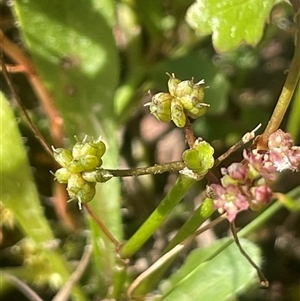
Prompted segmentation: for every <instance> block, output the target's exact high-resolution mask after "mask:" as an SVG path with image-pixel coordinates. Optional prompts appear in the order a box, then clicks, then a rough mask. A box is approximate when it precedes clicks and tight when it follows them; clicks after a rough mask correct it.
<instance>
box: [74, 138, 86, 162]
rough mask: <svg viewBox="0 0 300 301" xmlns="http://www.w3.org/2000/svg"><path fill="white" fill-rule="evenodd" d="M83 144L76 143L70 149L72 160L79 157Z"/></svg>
mask: <svg viewBox="0 0 300 301" xmlns="http://www.w3.org/2000/svg"><path fill="white" fill-rule="evenodd" d="M83 146H84V144H83V143H82V142H80V141H78V142H76V144H75V145H74V146H73V149H72V155H73V158H74V159H76V158H78V157H80V156H81V152H82V148H83Z"/></svg>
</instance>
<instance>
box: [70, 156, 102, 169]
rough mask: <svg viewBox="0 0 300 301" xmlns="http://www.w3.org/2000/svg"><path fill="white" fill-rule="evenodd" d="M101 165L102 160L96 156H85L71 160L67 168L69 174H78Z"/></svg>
mask: <svg viewBox="0 0 300 301" xmlns="http://www.w3.org/2000/svg"><path fill="white" fill-rule="evenodd" d="M101 165H102V160H101V159H100V158H98V157H96V156H91V155H85V156H80V157H78V158H76V159H74V160H72V161H71V162H70V163H69V165H68V166H67V168H68V170H69V171H70V172H74V173H79V172H83V171H89V170H93V169H95V168H96V167H99V166H101Z"/></svg>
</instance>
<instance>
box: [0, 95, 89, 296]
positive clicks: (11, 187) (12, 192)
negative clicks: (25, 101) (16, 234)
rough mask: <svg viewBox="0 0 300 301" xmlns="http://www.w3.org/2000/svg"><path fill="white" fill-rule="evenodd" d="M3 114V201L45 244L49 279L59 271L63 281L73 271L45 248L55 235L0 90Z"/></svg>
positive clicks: (78, 293)
mask: <svg viewBox="0 0 300 301" xmlns="http://www.w3.org/2000/svg"><path fill="white" fill-rule="evenodd" d="M0 118H1V125H2V127H1V130H0V145H1V147H0V158H1V169H0V178H1V193H0V195H1V201H2V202H3V204H4V206H5V207H6V208H7V209H9V210H10V211H11V212H12V213H13V215H14V218H15V219H16V222H17V224H18V225H19V226H20V229H21V231H22V232H23V233H24V235H26V236H27V237H28V238H30V239H32V241H33V242H34V243H36V244H38V245H39V247H40V248H42V249H43V248H44V251H45V256H46V258H47V260H48V261H49V262H51V270H49V281H50V279H51V278H53V277H54V276H55V274H56V279H57V276H58V275H59V276H58V277H59V279H60V282H61V284H63V283H64V282H65V281H66V280H67V279H68V278H69V277H70V274H69V272H68V269H67V266H66V262H65V261H64V259H63V257H62V255H61V254H60V253H59V252H58V251H56V250H47V249H46V248H45V246H46V245H47V244H48V245H49V243H51V242H52V241H54V239H55V238H54V236H53V233H52V230H51V228H50V227H49V223H48V221H47V219H46V218H45V215H44V212H43V208H42V206H41V204H40V201H39V196H38V192H37V190H36V186H35V183H34V180H33V177H32V174H31V171H30V166H29V163H28V159H27V157H26V151H25V148H24V146H23V143H22V138H21V136H20V133H19V130H18V127H17V124H16V119H15V117H14V115H13V113H12V111H11V109H10V107H9V104H8V101H7V100H6V99H5V98H4V95H2V94H0ZM75 293H76V295H75V296H76V300H85V298H84V297H83V295H82V292H81V291H80V290H79V289H78V288H77V289H76V291H75Z"/></svg>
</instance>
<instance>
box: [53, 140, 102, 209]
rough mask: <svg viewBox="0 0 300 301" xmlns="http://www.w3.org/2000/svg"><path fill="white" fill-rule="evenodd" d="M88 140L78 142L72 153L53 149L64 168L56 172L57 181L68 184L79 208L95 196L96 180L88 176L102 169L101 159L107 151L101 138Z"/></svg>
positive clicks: (70, 193) (55, 156)
mask: <svg viewBox="0 0 300 301" xmlns="http://www.w3.org/2000/svg"><path fill="white" fill-rule="evenodd" d="M86 140H87V137H85V138H84V139H83V141H82V142H80V141H78V142H77V143H76V144H75V145H74V147H73V149H72V151H70V150H68V149H65V148H56V149H55V148H54V147H52V149H53V152H54V159H55V160H56V161H57V162H58V163H59V164H60V165H61V166H62V168H60V169H58V170H57V171H56V172H55V174H54V175H55V179H56V180H57V181H58V182H59V183H64V184H67V191H68V194H69V196H70V198H71V200H74V199H77V200H78V204H79V207H81V203H87V202H89V201H91V200H92V199H93V197H94V196H95V193H96V189H95V186H96V180H93V178H91V177H88V174H89V173H92V172H93V171H94V170H96V169H99V168H100V167H101V165H102V159H101V158H102V156H103V155H104V153H105V151H106V146H105V144H104V143H103V142H102V141H101V137H99V138H98V139H97V140H92V141H86ZM106 180H107V179H106Z"/></svg>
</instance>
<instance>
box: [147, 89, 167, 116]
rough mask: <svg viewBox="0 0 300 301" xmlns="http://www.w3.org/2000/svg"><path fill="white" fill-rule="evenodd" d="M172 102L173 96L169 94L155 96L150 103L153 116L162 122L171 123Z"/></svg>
mask: <svg viewBox="0 0 300 301" xmlns="http://www.w3.org/2000/svg"><path fill="white" fill-rule="evenodd" d="M171 101H172V96H171V95H170V94H169V93H163V92H161V93H157V94H155V95H154V96H153V97H152V101H151V103H150V112H151V114H153V115H154V116H155V117H156V118H157V119H158V120H160V121H163V122H169V121H170V120H171Z"/></svg>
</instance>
